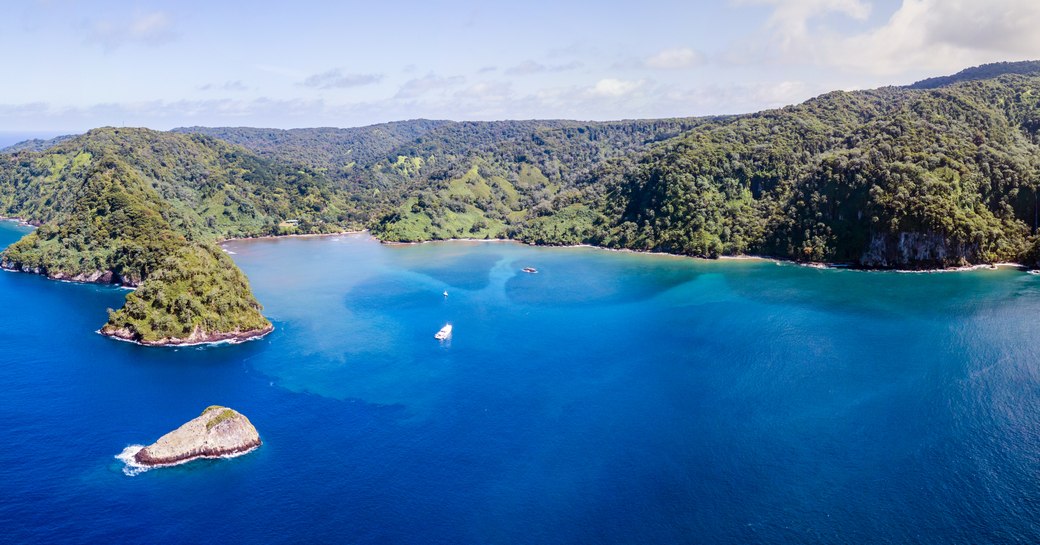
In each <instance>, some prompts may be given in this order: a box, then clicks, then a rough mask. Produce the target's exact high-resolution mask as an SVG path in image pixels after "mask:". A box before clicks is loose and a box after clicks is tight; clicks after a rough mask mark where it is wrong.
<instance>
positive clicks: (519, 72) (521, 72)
mask: <svg viewBox="0 0 1040 545" xmlns="http://www.w3.org/2000/svg"><path fill="white" fill-rule="evenodd" d="M582 66H583V65H582V63H580V62H578V61H572V62H568V63H564V64H551V65H545V64H541V63H538V62H535V61H530V60H529V61H524V62H522V63H520V64H518V65H516V66H514V67H512V68H510V69H508V70H506V74H509V75H512V76H526V75H530V74H542V73H546V72H566V71H568V70H575V69H577V68H581V67H582Z"/></svg>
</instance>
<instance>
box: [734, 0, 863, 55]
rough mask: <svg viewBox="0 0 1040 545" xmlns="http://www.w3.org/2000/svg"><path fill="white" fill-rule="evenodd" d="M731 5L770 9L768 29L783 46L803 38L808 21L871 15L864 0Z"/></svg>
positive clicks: (751, 0)
mask: <svg viewBox="0 0 1040 545" xmlns="http://www.w3.org/2000/svg"><path fill="white" fill-rule="evenodd" d="M734 3H735V4H738V5H749V4H750V5H766V6H773V13H772V15H771V16H770V18H769V27H770V28H772V29H773V30H774V32H776V33H777V35H778V36H779V37H780V38H781V40H782V41H783V42H784V43H785V44H787V43H790V42H792V41H794V40H798V39H800V38H803V37H804V36H805V35H806V34H807V33H808V31H809V23H810V22H812V21H813V20H815V19H819V18H821V17H824V16H826V15H829V14H831V13H837V14H840V15H846V16H848V17H852V18H853V19H858V20H863V19H866V18H867V17H868V16H869V15H870V4H868V3H866V2H864V1H863V0H734Z"/></svg>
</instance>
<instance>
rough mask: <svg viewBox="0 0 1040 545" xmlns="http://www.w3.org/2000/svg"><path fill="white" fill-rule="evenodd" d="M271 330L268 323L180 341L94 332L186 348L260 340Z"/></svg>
mask: <svg viewBox="0 0 1040 545" xmlns="http://www.w3.org/2000/svg"><path fill="white" fill-rule="evenodd" d="M116 331H117V332H118V331H121V330H116ZM273 331H274V325H273V324H272V325H270V326H268V327H265V328H263V329H258V330H253V331H248V332H234V333H218V334H215V335H212V336H211V337H215V338H212V339H211V340H204V341H180V340H178V339H161V340H158V341H150V342H146V341H139V340H136V339H131V338H128V337H126V336H122V335H118V334H116V332H113V333H106V332H105V331H104V328H101V329H98V330H97V331H95V332H94V333H97V334H98V335H101V336H102V337H107V338H109V339H113V340H116V341H120V342H124V343H130V344H136V345H137V346H145V347H149V348H154V347H159V348H182V347H183V348H188V347H195V346H221V345H225V344H226V345H236V344H242V343H247V342H250V341H256V340H260V339H262V338H264V337H266V336H267V335H269V334H270V333H271V332H273Z"/></svg>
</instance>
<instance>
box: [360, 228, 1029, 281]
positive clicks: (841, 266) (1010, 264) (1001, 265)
mask: <svg viewBox="0 0 1040 545" xmlns="http://www.w3.org/2000/svg"><path fill="white" fill-rule="evenodd" d="M362 232H367V229H366V230H365V231H362ZM372 238H374V239H376V240H377V241H379V243H380V244H383V245H386V246H412V245H418V244H429V243H437V242H494V243H501V242H511V243H514V244H522V245H524V246H532V247H536V248H591V249H593V250H601V251H607V252H619V253H631V254H641V255H650V256H658V257H670V258H679V259H694V260H699V261H705V262H713V261H765V262H772V263H776V264H777V265H792V266H797V267H807V268H810V269H822V270H847V271H858V272H873V273H900V274H932V273H953V272H971V271H979V270H986V269H990V270H996V269H1005V268H1014V269H1017V270H1019V271H1022V272H1026V273H1028V272H1030V271H1032V270H1037V269H1031V268H1030V267H1028V266H1026V265H1024V264H1022V263H1016V262H1014V261H1000V262H997V263H979V264H974V265H962V266H959V267H945V268H942V269H898V268H881V267H858V266H855V265H853V264H849V263H820V262H803V261H794V260H792V259H785V258H781V257H771V256H763V255H754V254H737V255H720V256H718V257H714V258H712V257H700V256H693V255H683V254H673V253H668V252H659V251H654V250H635V249H632V248H608V247H606V246H596V245H595V244H566V245H564V244H537V243H532V242H524V241H522V240H514V239H508V238H492V239H483V238H445V239H437V240H420V241H414V242H386V241H382V240H379V238H378V237H376V236H373V237H372Z"/></svg>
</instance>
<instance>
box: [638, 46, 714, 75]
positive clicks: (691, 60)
mask: <svg viewBox="0 0 1040 545" xmlns="http://www.w3.org/2000/svg"><path fill="white" fill-rule="evenodd" d="M702 60H703V57H702V56H701V54H700V53H697V52H696V51H694V50H692V49H690V48H688V47H676V48H672V49H662V50H661V51H658V52H657V53H654V54H653V55H651V56H649V57H647V58H646V59H645V60H644V61H643V64H644V65H646V66H647V67H649V68H661V69H671V70H674V69H680V68H690V67H692V66H696V65H698V64H700V63H701V61H702Z"/></svg>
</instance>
